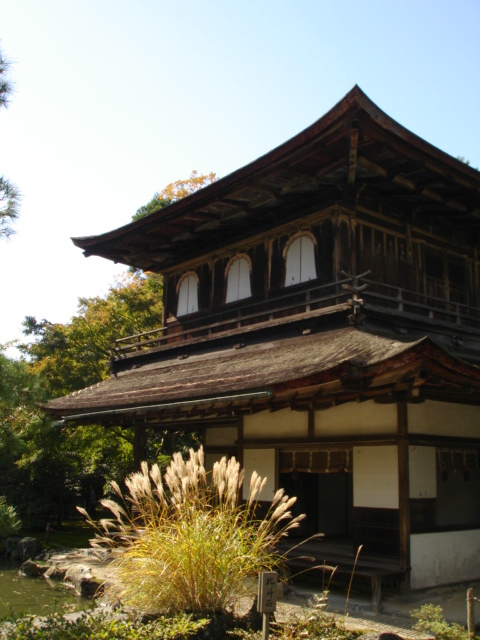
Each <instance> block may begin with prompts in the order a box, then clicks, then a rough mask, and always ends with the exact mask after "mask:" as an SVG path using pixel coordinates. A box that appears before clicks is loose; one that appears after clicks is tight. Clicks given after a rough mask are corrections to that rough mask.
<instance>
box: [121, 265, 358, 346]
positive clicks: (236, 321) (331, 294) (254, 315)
mask: <svg viewBox="0 0 480 640" xmlns="http://www.w3.org/2000/svg"><path fill="white" fill-rule="evenodd" d="M350 282H351V278H345V279H344V280H340V281H338V282H333V283H328V284H324V285H320V286H319V285H317V286H315V287H307V288H305V287H301V288H300V289H298V288H297V287H295V291H292V292H286V291H288V290H283V291H282V295H277V296H273V297H271V298H268V299H267V300H262V301H260V302H247V303H245V300H243V301H241V302H238V303H235V304H230V305H228V307H226V308H225V309H224V310H222V311H221V312H216V313H196V314H195V315H193V314H192V316H190V317H181V318H179V319H178V320H175V321H173V322H169V321H168V320H167V324H166V326H165V327H161V328H158V329H152V330H151V331H146V332H144V333H140V334H137V335H134V336H128V337H126V338H119V339H118V340H116V341H115V347H114V356H115V357H116V358H121V357H123V356H125V355H127V354H131V353H136V352H140V351H145V350H151V349H158V348H161V347H163V346H169V345H173V344H175V346H178V345H179V343H185V344H187V343H189V344H190V343H194V342H198V341H201V340H205V339H209V338H211V337H214V336H215V337H222V336H223V335H231V334H233V333H241V332H243V331H248V330H249V327H252V328H253V327H255V328H257V329H260V328H262V325H265V326H269V325H271V324H280V323H283V322H288V321H292V320H294V319H295V318H296V317H297V316H303V317H308V316H309V315H318V314H320V313H321V312H322V311H321V310H324V309H326V308H329V307H332V308H334V307H337V306H338V305H340V304H342V303H343V304H344V305H346V304H347V302H348V298H349V295H350V294H349V293H348V292H347V291H346V290H345V289H344V288H343V285H344V284H347V283H350Z"/></svg>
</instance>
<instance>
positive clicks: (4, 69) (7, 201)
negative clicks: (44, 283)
mask: <svg viewBox="0 0 480 640" xmlns="http://www.w3.org/2000/svg"><path fill="white" fill-rule="evenodd" d="M9 69H10V62H9V61H8V60H7V59H6V58H5V56H4V55H3V53H2V51H1V50H0V107H4V108H6V107H7V106H8V101H9V98H10V95H11V94H12V91H13V87H12V83H11V82H10V80H9V79H8V71H9ZM19 204H20V192H19V191H18V189H17V187H16V186H15V185H14V184H12V183H11V182H9V180H7V178H5V176H0V238H9V237H10V236H11V235H12V234H13V233H14V230H13V228H12V226H11V224H12V222H13V221H14V220H16V219H17V218H18V208H19Z"/></svg>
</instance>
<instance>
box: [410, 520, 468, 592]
mask: <svg viewBox="0 0 480 640" xmlns="http://www.w3.org/2000/svg"><path fill="white" fill-rule="evenodd" d="M410 563H411V566H412V573H411V578H410V580H411V586H412V589H424V588H426V587H433V586H435V585H440V584H446V583H452V582H464V581H465V582H466V581H468V580H477V579H479V578H480V530H478V529H477V530H470V531H451V532H445V533H418V534H415V535H411V536H410Z"/></svg>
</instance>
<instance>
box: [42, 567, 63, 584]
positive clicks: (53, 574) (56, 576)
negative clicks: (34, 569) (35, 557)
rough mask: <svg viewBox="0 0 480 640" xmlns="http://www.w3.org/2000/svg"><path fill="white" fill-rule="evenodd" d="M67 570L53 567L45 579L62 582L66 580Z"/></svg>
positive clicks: (46, 573) (47, 571)
mask: <svg viewBox="0 0 480 640" xmlns="http://www.w3.org/2000/svg"><path fill="white" fill-rule="evenodd" d="M65 573H66V570H65V569H59V568H58V567H56V566H54V565H51V566H50V567H48V569H47V570H46V571H45V573H44V574H43V575H44V577H45V578H47V579H48V580H58V581H61V580H63V579H64V578H65Z"/></svg>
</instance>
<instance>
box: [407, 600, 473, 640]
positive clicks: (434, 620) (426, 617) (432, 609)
mask: <svg viewBox="0 0 480 640" xmlns="http://www.w3.org/2000/svg"><path fill="white" fill-rule="evenodd" d="M442 613H443V609H442V607H440V606H439V605H435V604H424V605H422V606H421V607H420V609H415V610H414V611H412V618H415V619H416V620H417V622H416V623H415V625H414V627H413V628H414V630H415V631H419V632H420V633H427V634H429V635H433V636H435V638H436V640H468V637H469V636H468V631H467V630H466V629H465V627H462V625H460V624H458V623H457V622H452V623H450V622H447V621H446V620H445V618H444V617H443V615H442Z"/></svg>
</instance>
